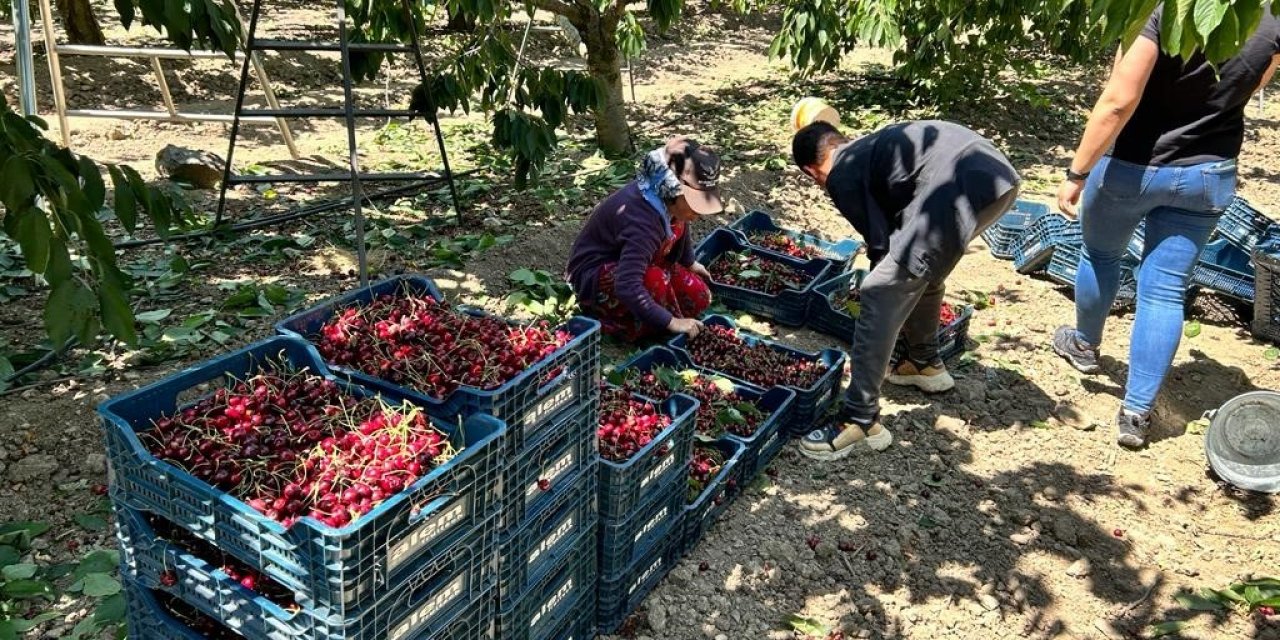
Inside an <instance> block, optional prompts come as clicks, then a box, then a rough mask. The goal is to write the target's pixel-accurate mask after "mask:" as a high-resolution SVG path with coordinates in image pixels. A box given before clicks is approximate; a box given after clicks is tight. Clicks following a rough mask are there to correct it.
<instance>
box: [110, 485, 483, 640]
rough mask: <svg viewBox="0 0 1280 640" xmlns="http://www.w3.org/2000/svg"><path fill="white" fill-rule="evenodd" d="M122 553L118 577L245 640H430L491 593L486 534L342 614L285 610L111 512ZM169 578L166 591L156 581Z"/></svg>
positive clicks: (141, 522)
mask: <svg viewBox="0 0 1280 640" xmlns="http://www.w3.org/2000/svg"><path fill="white" fill-rule="evenodd" d="M115 513H116V526H117V535H118V538H119V540H120V544H121V548H122V551H123V553H122V563H121V564H122V568H121V572H122V574H123V575H124V576H125V577H127V578H128V579H130V580H133V581H135V582H137V583H138V584H141V585H143V586H145V587H147V588H149V589H152V590H156V591H163V592H166V593H169V594H170V595H173V596H175V597H177V598H179V599H181V600H182V601H184V602H186V603H187V604H190V605H192V606H194V607H195V608H197V609H199V610H200V611H201V612H202V613H204V614H205V615H207V616H209V617H210V618H212V619H214V620H217V621H218V622H219V623H221V625H222V626H225V627H227V628H229V629H232V630H235V631H236V632H238V633H240V634H241V635H243V636H245V637H248V638H264V639H267V638H269V639H272V640H288V639H295V638H296V639H315V640H407V639H408V638H416V637H421V636H423V635H426V636H432V635H434V634H435V633H436V632H439V631H442V630H444V629H446V628H448V627H449V626H450V625H451V624H452V623H453V622H454V621H455V620H456V619H457V618H458V617H459V616H462V615H464V614H465V613H466V611H467V609H468V607H469V606H470V604H471V603H472V602H474V601H475V600H476V599H479V598H482V597H485V598H487V597H489V593H490V590H491V589H492V588H493V585H494V579H495V574H494V567H493V563H492V562H491V560H490V558H491V557H492V554H493V551H494V539H495V532H494V530H493V529H492V528H485V529H481V530H478V531H476V532H475V533H473V534H472V535H471V536H470V537H469V538H467V539H464V540H461V541H459V542H458V543H457V544H455V545H454V546H453V547H451V548H449V549H448V550H446V551H444V552H442V553H441V554H438V555H436V556H434V557H429V558H423V559H422V560H419V561H416V562H415V563H414V566H413V568H412V569H411V570H410V571H409V572H408V573H407V574H406V575H404V576H403V577H402V578H400V579H398V580H397V581H396V583H395V585H394V588H391V589H384V590H383V595H382V596H381V598H380V599H379V600H377V601H375V602H370V603H365V604H363V605H362V606H359V607H348V608H345V609H333V608H327V607H322V608H314V609H313V608H310V607H301V608H299V609H296V610H292V611H291V610H288V609H286V608H285V603H282V602H277V601H275V600H273V599H271V598H269V597H267V596H265V595H262V594H261V593H259V592H256V591H251V590H249V589H246V588H245V587H243V586H241V585H240V583H239V582H237V581H236V580H234V579H232V578H231V577H230V576H228V575H227V573H226V572H225V571H223V570H222V569H221V568H220V566H221V564H222V562H223V561H224V560H223V559H222V558H212V557H201V556H199V555H196V553H195V552H193V550H192V549H189V548H187V547H185V546H183V544H181V543H179V542H177V541H173V540H170V539H167V538H165V537H164V536H163V535H158V534H157V532H156V530H155V529H154V528H152V526H151V524H150V523H149V522H148V520H147V518H146V515H145V514H144V513H143V512H140V511H136V510H133V509H130V508H128V507H124V506H118V507H117V508H116V509H115ZM165 572H171V574H172V575H173V576H174V577H175V578H176V582H175V583H174V584H173V585H172V586H166V585H165V584H164V583H163V580H162V576H163V575H164V574H165Z"/></svg>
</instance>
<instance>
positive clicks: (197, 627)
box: [152, 591, 244, 640]
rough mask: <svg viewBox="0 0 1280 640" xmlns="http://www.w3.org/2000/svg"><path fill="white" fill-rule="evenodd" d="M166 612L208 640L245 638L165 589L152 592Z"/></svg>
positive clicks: (242, 639)
mask: <svg viewBox="0 0 1280 640" xmlns="http://www.w3.org/2000/svg"><path fill="white" fill-rule="evenodd" d="M152 595H153V596H154V597H155V599H156V601H157V602H158V603H159V604H160V607H161V608H163V609H164V610H165V613H168V614H169V615H171V616H173V617H174V618H177V620H178V622H181V623H182V625H183V626H185V627H186V628H188V629H190V630H192V631H195V632H196V633H198V634H200V635H201V636H202V637H204V638H206V640H244V636H242V635H240V634H238V633H236V632H234V631H232V630H231V629H228V628H227V627H226V626H225V625H223V624H222V623H221V622H218V621H217V620H214V619H213V618H210V617H209V616H207V615H205V614H204V612H203V611H201V610H199V609H197V608H195V607H193V606H191V605H189V604H187V603H186V602H183V601H182V600H180V599H179V598H177V597H175V596H172V595H169V594H168V593H165V592H163V591H155V592H152Z"/></svg>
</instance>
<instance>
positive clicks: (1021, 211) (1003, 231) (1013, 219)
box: [982, 200, 1049, 260]
mask: <svg viewBox="0 0 1280 640" xmlns="http://www.w3.org/2000/svg"><path fill="white" fill-rule="evenodd" d="M1048 213H1049V206H1048V205H1045V204H1042V203H1039V202H1031V201H1029V200H1017V201H1015V202H1014V203H1013V209H1011V210H1010V211H1009V213H1006V214H1004V215H1003V216H1001V217H1000V219H999V220H996V221H995V224H992V225H991V226H990V227H987V230H986V231H983V232H982V239H983V241H985V242H986V243H987V246H988V247H989V248H990V249H991V255H993V256H995V257H997V258H1000V259H1002V260H1012V259H1013V247H1014V245H1015V244H1016V243H1017V242H1018V239H1019V238H1020V237H1021V236H1022V232H1023V231H1025V230H1026V229H1027V225H1030V224H1031V223H1032V222H1034V221H1035V220H1037V219H1039V218H1041V217H1043V216H1045V215H1048Z"/></svg>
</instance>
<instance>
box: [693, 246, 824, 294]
mask: <svg viewBox="0 0 1280 640" xmlns="http://www.w3.org/2000/svg"><path fill="white" fill-rule="evenodd" d="M708 270H709V271H710V272H711V279H712V280H714V281H716V282H719V283H720V284H726V285H729V286H731V287H740V288H743V289H750V290H752V291H759V292H761V293H766V294H769V295H777V294H779V293H782V292H783V291H786V290H788V289H794V290H801V289H804V288H805V287H806V286H808V285H809V283H810V282H812V281H813V276H811V275H809V274H807V273H805V272H803V271H801V270H799V269H796V268H795V267H792V266H791V265H788V264H784V263H782V262H778V261H777V260H770V259H768V258H767V257H762V256H759V255H756V254H754V253H749V252H737V251H726V252H724V253H722V254H720V256H719V257H717V258H716V259H715V260H712V261H711V266H709V267H708Z"/></svg>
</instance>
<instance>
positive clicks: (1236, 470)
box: [1204, 391, 1280, 493]
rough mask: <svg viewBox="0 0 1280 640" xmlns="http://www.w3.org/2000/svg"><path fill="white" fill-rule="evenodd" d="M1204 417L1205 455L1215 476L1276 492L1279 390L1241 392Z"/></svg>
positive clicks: (1278, 484) (1279, 452)
mask: <svg viewBox="0 0 1280 640" xmlns="http://www.w3.org/2000/svg"><path fill="white" fill-rule="evenodd" d="M1205 417H1206V418H1208V419H1209V429H1208V431H1207V432H1205V436H1204V451H1205V456H1206V457H1208V459H1209V466H1211V467H1213V470H1214V471H1215V472H1216V473H1217V474H1218V476H1219V477H1220V478H1222V479H1223V480H1226V481H1227V482H1230V483H1231V484H1233V485H1235V486H1237V487H1240V488H1241V489H1248V490H1250V491H1260V492H1262V493H1280V393H1276V392H1274V391H1251V392H1249V393H1245V394H1241V395H1238V396H1236V397H1234V398H1232V399H1230V400H1228V401H1227V402H1226V404H1223V405H1222V407H1220V408H1219V409H1218V410H1216V411H1210V412H1208V413H1206V414H1205Z"/></svg>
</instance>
